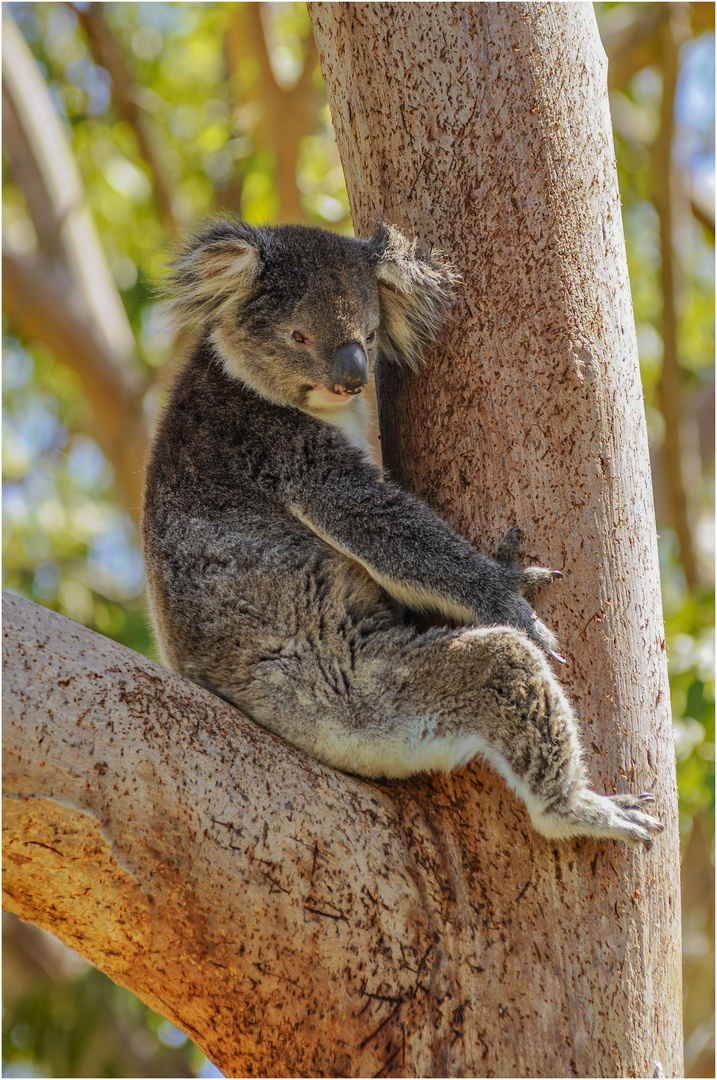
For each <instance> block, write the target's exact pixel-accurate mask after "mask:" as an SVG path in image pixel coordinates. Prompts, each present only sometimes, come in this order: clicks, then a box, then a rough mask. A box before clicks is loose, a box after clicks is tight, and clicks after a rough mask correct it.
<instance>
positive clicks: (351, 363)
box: [331, 342, 368, 394]
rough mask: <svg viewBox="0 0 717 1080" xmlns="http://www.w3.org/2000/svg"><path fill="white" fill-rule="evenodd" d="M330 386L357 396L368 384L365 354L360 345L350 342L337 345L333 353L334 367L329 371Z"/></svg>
mask: <svg viewBox="0 0 717 1080" xmlns="http://www.w3.org/2000/svg"><path fill="white" fill-rule="evenodd" d="M331 381H332V385H333V386H334V387H335V388H337V389H339V388H340V389H341V390H345V391H347V392H348V393H349V394H357V393H358V392H359V390H361V389H362V387H364V386H365V385H366V383H367V382H368V363H367V361H366V353H365V352H364V351H363V349H362V348H361V346H360V345H357V344H356V343H355V342H350V343H349V344H347V345H339V347H338V349H337V350H336V352H335V353H334V366H333V369H332V371H331Z"/></svg>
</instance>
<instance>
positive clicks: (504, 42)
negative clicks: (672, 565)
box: [309, 3, 682, 1076]
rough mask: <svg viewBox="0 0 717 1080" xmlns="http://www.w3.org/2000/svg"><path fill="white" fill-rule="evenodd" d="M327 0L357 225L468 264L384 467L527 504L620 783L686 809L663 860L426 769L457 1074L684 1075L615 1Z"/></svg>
mask: <svg viewBox="0 0 717 1080" xmlns="http://www.w3.org/2000/svg"><path fill="white" fill-rule="evenodd" d="M309 8H310V12H311V16H312V21H313V25H314V32H315V35H316V38H317V44H318V47H319V54H320V59H321V64H322V70H323V73H324V77H325V79H326V82H327V87H328V92H329V101H330V105H331V110H332V116H333V120H334V126H335V128H336V134H337V141H338V145H339V150H340V153H341V158H342V161H343V165H344V170H345V172H346V177H347V183H348V188H349V197H350V201H351V208H352V212H353V218H354V225H355V228H356V231H357V233H358V234H359V235H366V233H367V232H368V231H369V230H370V229H371V227H372V225H373V223H374V222H375V220H376V219H377V218H384V219H387V220H389V221H392V222H395V223H396V224H397V225H399V226H400V227H401V228H403V229H404V230H405V231H406V232H408V233H409V234H412V235H416V236H418V237H419V238H420V240H421V242H422V243H423V244H424V245H426V246H437V247H439V248H441V249H442V250H443V251H445V252H446V253H447V254H448V256H449V257H450V258H451V259H453V260H454V261H455V263H456V264H457V265H458V267H459V269H460V270H461V272H462V274H463V276H464V288H463V290H462V292H461V294H460V296H459V298H458V300H457V303H456V305H455V309H454V313H453V318H452V322H451V325H450V327H449V328H448V331H447V333H446V334H445V335H444V337H443V338H442V340H441V341H440V343H439V344H438V346H437V347H436V348H435V349H434V350H433V352H432V354H431V356H430V358H429V361H428V363H427V365H426V368H425V371H424V372H423V373H422V374H421V376H420V377H418V378H417V377H415V376H412V375H411V374H410V373H408V372H400V371H396V370H385V369H384V370H381V371H380V372H379V378H378V388H379V406H380V412H381V434H382V445H383V454H384V462H385V463H386V464H387V465H388V467H389V468H390V469H391V471H392V472H393V474H394V475H395V476H396V477H397V478H398V479H399V480H400V481H401V482H402V483H404V484H405V485H407V486H409V487H410V488H412V489H413V490H414V491H416V492H417V493H419V494H421V495H422V496H423V497H424V498H426V499H427V500H428V501H429V502H430V503H431V504H432V505H433V506H434V507H435V508H436V509H437V510H438V511H439V512H440V513H441V514H442V515H443V516H444V517H446V518H447V519H448V520H449V521H450V522H451V523H452V524H453V525H454V526H456V527H457V528H458V529H459V530H460V531H461V532H463V533H464V534H465V535H466V536H468V537H469V538H470V539H471V540H473V541H474V542H475V543H476V544H478V545H479V546H481V547H482V548H484V549H485V550H488V551H490V550H492V549H493V548H494V546H495V544H496V542H497V541H498V539H499V538H500V537H501V536H502V535H504V534H505V532H506V531H507V530H508V529H509V528H510V527H511V526H513V525H515V524H520V525H521V526H522V528H523V530H524V533H525V558H526V561H529V562H535V563H539V564H542V565H547V566H558V567H560V568H561V569H562V570H563V571H564V572H565V580H564V582H563V583H562V585H561V586H559V587H556V588H554V589H553V590H551V592H550V594H549V595H543V596H541V597H538V598H537V599H536V606H537V608H538V610H539V612H540V614H541V615H542V616H544V617H545V618H546V620H547V621H548V622H549V623H550V624H551V625H552V626H553V627H554V629H555V630H556V631H557V633H558V635H559V638H560V641H561V644H562V650H561V651H562V652H563V653H564V655H565V656H566V657H567V658H568V663H569V666H568V668H567V669H566V670H565V671H562V672H559V674H560V675H561V677H562V678H563V681H564V683H565V685H566V687H567V688H568V690H569V692H570V694H571V696H572V699H573V701H574V702H575V705H576V707H577V709H578V713H579V715H580V717H581V722H582V729H583V732H584V743H585V748H586V756H587V759H588V762H589V768H590V772H591V775H592V776H593V778H594V782H595V785H596V787H597V788H598V789H600V790H605V791H608V792H611V791H615V790H617V791H625V790H637V791H642V790H654V792H655V795H656V797H657V800H658V803H657V805H658V808H659V813H660V814H661V816H662V818H663V820H664V821H665V823H666V824H667V827H668V831H667V832H666V833H665V834H664V835H663V836H662V837H661V838H660V840H659V841H658V843H657V844H656V845H655V848H654V849H653V851H652V852H651V853H650V854H649V855H647V856H645V855H644V854H643V853H641V852H631V851H628V850H626V849H625V848H623V847H620V846H618V845H615V844H611V843H608V844H606V843H594V842H584V843H577V844H566V845H562V846H560V845H550V844H547V843H545V842H544V841H541V840H536V838H535V837H534V836H533V835H532V834H531V833H530V831H529V830H528V829H527V828H526V826H525V817H524V814H523V811H522V810H521V809H520V808H519V807H518V806H517V804H516V803H515V801H514V800H513V798H512V797H511V796H510V795H509V794H508V793H507V792H506V790H505V788H504V786H503V785H502V783H501V782H500V781H499V780H498V779H497V778H496V777H495V775H494V774H493V773H492V772H491V771H490V770H489V769H487V768H482V767H480V766H478V765H474V766H472V767H470V768H469V769H467V770H465V771H463V772H462V773H461V774H460V775H459V776H457V777H456V778H454V779H450V780H445V781H443V780H428V779H426V780H421V781H416V782H415V784H414V787H413V791H412V794H411V798H412V799H413V800H414V801H415V800H418V801H419V803H420V804H421V805H422V806H423V807H424V809H425V813H426V815H427V816H428V817H429V819H430V820H431V822H432V827H433V829H434V834H435V836H436V837H437V838H439V841H438V842H439V844H440V847H441V850H442V853H443V854H442V857H443V859H444V861H445V864H446V865H447V866H450V867H451V871H450V873H451V888H450V889H449V891H448V892H447V894H446V896H445V897H444V905H445V907H444V911H443V917H444V919H445V931H444V937H443V941H444V953H443V960H442V965H439V967H438V969H437V973H436V975H437V978H438V977H440V978H442V979H443V980H444V982H445V986H446V988H447V987H448V986H451V991H450V993H451V997H450V998H448V997H447V996H446V997H445V998H444V999H443V1001H444V1010H445V1012H444V1014H443V1021H444V1022H445V1019H446V1013H447V1012H448V1010H449V1008H452V1009H453V1010H454V1011H455V1014H456V1016H458V1017H460V1020H459V1022H457V1023H455V1024H454V1026H453V1033H452V1035H451V1036H450V1037H448V1036H446V1035H445V1034H444V1039H445V1041H444V1046H445V1051H446V1055H447V1058H446V1072H447V1073H449V1072H450V1073H453V1074H456V1075H457V1074H459V1073H460V1071H461V1070H462V1071H463V1073H464V1074H465V1075H497V1076H513V1075H529V1076H532V1075H543V1076H550V1075H554V1076H570V1075H581V1076H600V1075H611V1076H630V1075H642V1076H652V1075H653V1074H654V1073H655V1072H656V1070H657V1071H658V1072H659V1069H660V1068H661V1069H663V1070H664V1071H665V1074H666V1075H677V1074H678V1073H679V1071H680V1069H681V1061H682V1057H681V1003H680V989H681V977H680V952H679V943H680V920H679V916H680V909H679V848H678V833H677V809H676V787H675V770H674V750H673V745H672V731H671V723H670V711H669V690H668V684H667V673H666V663H665V659H666V658H665V641H664V633H663V624H662V612H661V602H660V592H659V575H658V565H657V548H656V533H655V521H654V511H653V506H652V496H651V486H650V476H649V458H648V448H647V438H646V429H645V421H644V410H643V404H642V394H641V386H640V374H639V367H638V358H637V347H636V340H635V332H634V323H633V315H632V308H631V301H630V290H629V280H628V273H627V263H626V258H625V250H624V240H623V230H622V223H621V215H620V201H619V194H618V190H617V176H616V168H615V161H614V154H613V146H612V133H611V127H610V117H609V109H608V98H607V85H606V63H605V57H604V53H603V50H602V47H601V45H600V40H599V37H598V32H597V27H596V24H595V19H594V15H593V12H592V8H591V6H590V5H586V4H565V5H562V4H517V3H515V4H452V3H445V4H393V3H382V4H310V5H309ZM394 798H395V799H396V801H397V802H399V803H400V801H401V798H402V795H401V794H400V793H397V794H395V795H394ZM449 1000H450V1006H449V1005H448V1001H449ZM439 1026H440V1025H437V1027H439ZM398 1029H399V1025H398V1024H397V1025H396V1035H395V1038H396V1040H397V1043H398V1040H399V1039H400V1038H401V1037H403V1036H400V1035H399V1030H398ZM443 1030H444V1032H445V1031H446V1029H445V1028H444V1029H443ZM413 1067H414V1068H416V1065H415V1064H414V1065H413Z"/></svg>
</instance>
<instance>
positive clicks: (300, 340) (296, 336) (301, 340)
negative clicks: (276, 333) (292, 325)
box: [291, 330, 306, 345]
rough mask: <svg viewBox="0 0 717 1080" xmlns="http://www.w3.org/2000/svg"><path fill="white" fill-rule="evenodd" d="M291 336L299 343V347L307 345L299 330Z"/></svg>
mask: <svg viewBox="0 0 717 1080" xmlns="http://www.w3.org/2000/svg"><path fill="white" fill-rule="evenodd" d="M291 336H292V338H293V339H294V341H298V343H299V345H306V338H305V337H304V335H303V334H300V333H299V331H298V330H294V332H293V334H292V335H291Z"/></svg>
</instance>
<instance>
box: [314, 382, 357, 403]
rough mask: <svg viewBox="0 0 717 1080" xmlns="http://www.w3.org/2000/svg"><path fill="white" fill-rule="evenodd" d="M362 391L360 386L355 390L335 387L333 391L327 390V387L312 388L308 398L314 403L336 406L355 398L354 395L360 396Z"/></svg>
mask: <svg viewBox="0 0 717 1080" xmlns="http://www.w3.org/2000/svg"><path fill="white" fill-rule="evenodd" d="M362 390H363V387H362V386H358V387H357V388H356V389H355V390H347V389H346V388H345V387H343V386H336V387H335V388H334V389H333V390H329V388H328V387H327V386H312V388H311V391H310V396H311V397H312V398H313V399H314V401H316V402H324V403H325V404H327V405H338V404H340V402H342V401H348V400H349V399H350V398H352V397H355V396H356V394H360V393H361V391H362Z"/></svg>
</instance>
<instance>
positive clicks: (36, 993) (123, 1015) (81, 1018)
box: [3, 966, 216, 1077]
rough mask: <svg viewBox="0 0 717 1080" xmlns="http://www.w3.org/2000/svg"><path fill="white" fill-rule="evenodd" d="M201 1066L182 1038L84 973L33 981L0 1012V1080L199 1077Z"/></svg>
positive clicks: (98, 976) (134, 1001) (95, 974)
mask: <svg viewBox="0 0 717 1080" xmlns="http://www.w3.org/2000/svg"><path fill="white" fill-rule="evenodd" d="M205 1062H206V1059H205V1057H204V1054H202V1053H201V1051H200V1050H198V1049H197V1047H196V1046H194V1045H193V1044H192V1043H191V1042H190V1041H189V1039H187V1037H186V1035H184V1034H183V1033H182V1032H181V1031H178V1030H177V1029H176V1028H175V1027H173V1026H172V1025H171V1024H169V1023H167V1021H166V1020H164V1019H163V1018H162V1017H160V1016H157V1014H156V1013H154V1012H152V1010H151V1009H149V1008H148V1007H147V1006H146V1005H144V1004H143V1003H142V1002H141V1001H140V1000H139V999H138V998H136V997H135V996H134V995H133V994H130V993H128V992H127V991H126V990H123V989H122V988H121V987H119V986H116V985H115V984H114V983H113V982H112V981H111V980H110V979H108V978H107V976H106V975H103V974H102V973H101V972H100V971H97V970H95V969H94V968H91V967H89V966H86V967H84V968H83V970H82V973H81V974H78V975H76V976H75V977H74V978H69V979H65V980H62V981H61V982H58V981H55V980H51V979H48V980H43V981H38V982H36V983H35V984H34V985H33V986H32V988H31V989H29V990H28V991H27V992H26V993H24V994H23V995H22V996H20V997H19V999H17V1000H16V1001H14V1002H13V1007H11V1008H5V1009H4V1010H3V1076H48V1077H49V1076H52V1077H55V1076H57V1077H63V1076H64V1077H67V1076H94V1077H114V1076H140V1075H141V1076H175V1077H181V1076H197V1075H207V1070H206V1069H205V1068H204V1066H205ZM211 1074H212V1075H216V1073H215V1072H214V1071H212V1073H211Z"/></svg>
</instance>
